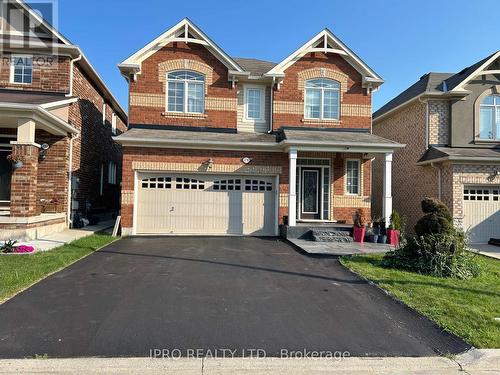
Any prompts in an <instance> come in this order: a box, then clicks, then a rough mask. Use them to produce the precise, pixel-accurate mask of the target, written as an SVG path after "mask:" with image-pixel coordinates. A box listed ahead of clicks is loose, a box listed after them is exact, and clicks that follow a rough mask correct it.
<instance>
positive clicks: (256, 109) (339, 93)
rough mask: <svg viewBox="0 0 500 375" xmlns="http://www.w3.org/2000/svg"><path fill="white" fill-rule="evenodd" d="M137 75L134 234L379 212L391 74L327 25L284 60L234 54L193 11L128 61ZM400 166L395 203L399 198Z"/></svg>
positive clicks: (130, 202)
mask: <svg viewBox="0 0 500 375" xmlns="http://www.w3.org/2000/svg"><path fill="white" fill-rule="evenodd" d="M119 68H120V70H121V73H122V75H123V76H124V77H125V78H126V79H127V81H128V82H129V87H130V90H129V91H130V92H129V130H128V131H127V132H126V133H124V134H122V135H121V136H119V137H116V138H115V139H116V140H117V142H119V143H120V144H121V145H122V146H123V151H124V158H123V187H122V225H123V233H124V234H168V233H173V234H234V235H250V234H252V235H276V234H278V228H279V224H288V225H290V226H295V225H297V223H298V222H313V223H317V222H336V221H345V222H347V223H350V222H352V215H353V213H354V211H355V210H356V209H358V208H364V209H365V212H366V214H367V215H369V214H370V202H371V159H372V158H373V156H374V155H375V154H377V153H379V154H384V155H385V159H386V161H387V163H386V165H387V168H390V165H391V157H392V152H393V150H394V149H395V148H398V147H401V146H402V145H400V144H397V143H395V142H392V141H389V140H386V139H383V138H380V137H377V136H375V135H372V134H371V95H372V92H373V91H374V90H376V89H377V88H378V87H379V86H380V85H381V84H382V82H383V81H382V79H381V78H380V77H379V76H378V75H377V74H376V73H375V72H374V71H373V70H372V69H371V68H369V67H368V66H367V65H366V64H365V63H364V62H363V61H362V60H361V59H360V58H359V57H358V56H356V55H355V54H354V53H353V52H352V51H351V50H350V49H349V48H347V46H345V45H344V44H343V43H342V42H341V41H340V40H339V39H338V38H337V37H336V36H335V35H333V34H332V33H331V32H330V31H329V30H327V29H325V30H323V31H321V32H320V33H319V34H317V35H316V36H315V37H313V38H312V39H311V40H309V41H308V42H307V43H305V44H304V45H303V46H302V47H300V48H299V49H298V50H297V51H295V52H294V53H292V54H291V55H290V56H288V57H287V58H285V59H284V60H283V61H282V62H280V63H278V64H274V63H271V62H267V61H260V60H255V59H243V58H233V57H230V56H229V55H228V54H227V53H226V52H224V51H223V50H222V49H221V48H220V47H219V46H217V45H216V44H215V43H214V42H213V41H212V40H211V39H210V38H209V37H208V36H206V35H205V33H203V32H202V31H201V30H200V29H199V28H198V27H197V26H196V25H194V24H193V23H192V22H191V21H190V20H188V19H184V20H182V21H181V22H179V23H178V24H177V25H175V26H174V27H172V28H171V29H169V30H168V31H166V32H165V33H164V34H163V35H161V36H159V37H158V38H157V39H155V40H153V41H152V42H151V43H149V44H148V45H146V46H145V47H144V48H142V49H141V50H139V51H138V52H136V53H134V54H133V55H132V56H130V57H129V58H127V59H126V60H125V61H124V62H123V63H121V64H120V65H119ZM390 175H391V174H390V173H387V174H386V176H387V178H386V179H385V189H386V190H385V191H386V194H385V196H386V198H385V199H384V202H385V205H384V207H385V208H386V209H387V210H389V212H390V209H391V208H390V207H391V195H390Z"/></svg>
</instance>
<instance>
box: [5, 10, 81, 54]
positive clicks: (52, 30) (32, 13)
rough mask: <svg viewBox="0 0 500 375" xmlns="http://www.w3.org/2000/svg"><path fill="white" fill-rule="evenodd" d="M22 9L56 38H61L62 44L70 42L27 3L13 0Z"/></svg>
mask: <svg viewBox="0 0 500 375" xmlns="http://www.w3.org/2000/svg"><path fill="white" fill-rule="evenodd" d="M14 1H15V2H16V4H18V5H19V6H20V7H21V8H22V9H24V10H25V11H26V12H27V13H28V14H29V16H30V17H33V18H34V19H35V20H37V21H38V23H39V24H40V25H42V26H43V27H45V28H46V29H47V30H49V32H50V33H52V34H53V35H54V36H55V37H56V38H57V39H59V40H61V41H62V42H63V43H64V44H67V45H70V44H72V43H71V42H70V41H69V40H68V39H66V38H65V37H64V36H63V35H62V34H61V33H60V32H59V31H57V30H56V29H55V28H54V27H53V26H52V25H51V24H50V23H48V22H47V21H46V20H45V19H44V18H43V17H41V16H40V15H39V14H38V13H37V12H35V11H34V10H33V9H32V8H31V7H30V6H29V5H27V4H26V3H25V2H24V1H22V0H14Z"/></svg>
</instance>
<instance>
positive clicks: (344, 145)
mask: <svg viewBox="0 0 500 375" xmlns="http://www.w3.org/2000/svg"><path fill="white" fill-rule="evenodd" d="M280 145H284V146H285V147H287V148H290V147H292V148H297V149H298V150H299V151H300V150H302V149H303V148H304V147H306V148H308V149H310V148H328V149H332V150H333V149H335V151H344V152H345V151H346V150H348V151H349V152H354V151H351V150H352V149H355V148H356V149H357V148H362V149H363V150H365V151H363V152H369V151H366V150H371V151H370V152H375V150H379V149H383V150H392V151H394V150H396V149H398V148H404V147H406V144H402V143H376V144H375V143H368V142H366V143H365V142H356V143H352V142H326V141H324V142H322V141H289V140H286V139H285V140H284V141H281V142H280Z"/></svg>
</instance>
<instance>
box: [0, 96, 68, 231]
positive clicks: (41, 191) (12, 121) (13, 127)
mask: <svg viewBox="0 0 500 375" xmlns="http://www.w3.org/2000/svg"><path fill="white" fill-rule="evenodd" d="M20 97H21V99H23V100H25V101H27V102H28V103H26V102H24V101H23V102H22V103H19V102H12V101H9V100H11V99H14V98H15V99H18V100H19V98H20ZM30 101H36V102H37V103H36V104H34V103H30ZM39 101H42V102H43V103H38V102H39ZM45 101H47V102H46V103H45ZM58 103H59V104H58ZM49 104H50V105H49ZM67 105H68V99H67V98H65V97H64V96H59V95H56V96H54V95H51V96H49V95H42V94H37V95H35V94H24V93H23V94H19V93H18V94H10V93H8V92H7V93H6V92H2V93H1V96H0V117H1V119H2V120H1V122H0V240H5V239H27V240H29V239H33V238H36V237H37V236H40V235H45V234H47V233H50V232H54V231H60V230H63V229H64V228H65V227H66V226H67V220H66V218H67V207H68V204H67V202H68V184H69V181H68V177H69V176H68V169H69V168H68V167H69V158H70V157H69V154H70V153H71V150H70V148H71V146H70V141H69V139H70V138H69V135H70V134H77V133H78V131H77V130H76V129H74V128H73V127H72V126H70V125H69V124H68V123H67V121H64V120H63V119H62V118H61V117H60V116H62V117H63V118H64V114H65V109H64V108H65V107H67ZM49 109H50V110H51V111H55V113H57V114H58V116H56V115H55V114H54V113H52V112H51V111H49Z"/></svg>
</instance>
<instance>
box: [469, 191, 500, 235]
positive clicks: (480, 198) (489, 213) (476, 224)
mask: <svg viewBox="0 0 500 375" xmlns="http://www.w3.org/2000/svg"><path fill="white" fill-rule="evenodd" d="M464 229H465V230H468V231H470V240H471V242H473V243H486V242H488V240H489V239H490V238H500V186H466V187H465V188H464Z"/></svg>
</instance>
